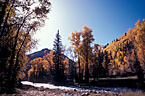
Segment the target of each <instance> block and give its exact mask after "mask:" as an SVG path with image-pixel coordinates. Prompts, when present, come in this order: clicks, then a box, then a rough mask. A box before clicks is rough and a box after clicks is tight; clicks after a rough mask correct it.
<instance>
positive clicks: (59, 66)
mask: <svg viewBox="0 0 145 96" xmlns="http://www.w3.org/2000/svg"><path fill="white" fill-rule="evenodd" d="M53 50H54V58H53V61H54V64H55V69H54V81H55V82H56V83H59V82H63V81H64V80H65V75H64V64H63V54H62V53H63V46H62V42H61V36H60V34H59V30H58V33H57V34H56V39H55V41H54V47H53Z"/></svg>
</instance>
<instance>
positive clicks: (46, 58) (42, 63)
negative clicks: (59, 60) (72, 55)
mask: <svg viewBox="0 0 145 96" xmlns="http://www.w3.org/2000/svg"><path fill="white" fill-rule="evenodd" d="M28 58H29V61H28V62H27V64H26V70H25V78H24V80H29V81H33V82H50V81H52V80H53V74H54V73H53V70H54V67H55V66H54V61H53V58H54V51H53V50H49V49H47V48H45V49H42V50H41V51H37V52H34V53H32V54H29V55H28ZM63 64H64V65H65V75H66V76H67V77H68V76H69V74H68V73H69V72H70V69H69V66H72V67H73V65H74V64H75V62H74V61H72V60H71V59H69V58H68V57H66V56H65V55H63ZM72 70H75V69H72Z"/></svg>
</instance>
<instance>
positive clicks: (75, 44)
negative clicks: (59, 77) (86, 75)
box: [68, 31, 82, 82]
mask: <svg viewBox="0 0 145 96" xmlns="http://www.w3.org/2000/svg"><path fill="white" fill-rule="evenodd" d="M80 38H81V32H77V31H74V32H72V33H71V36H70V37H69V38H68V39H69V40H70V42H71V44H72V50H73V52H74V58H77V66H76V67H77V70H76V71H77V73H78V79H77V81H78V82H81V81H82V75H81V74H82V73H81V65H80V50H79V48H80V43H81V40H80Z"/></svg>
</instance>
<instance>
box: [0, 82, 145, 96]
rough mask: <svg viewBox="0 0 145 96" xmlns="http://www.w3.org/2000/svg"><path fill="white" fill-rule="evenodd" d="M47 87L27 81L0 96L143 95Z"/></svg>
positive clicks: (122, 90) (118, 90)
mask: <svg viewBox="0 0 145 96" xmlns="http://www.w3.org/2000/svg"><path fill="white" fill-rule="evenodd" d="M27 82H28V81H27ZM32 84H34V85H35V87H34V86H33V85H32ZM40 85H41V86H40ZM44 85H45V86H44ZM47 87H48V84H41V83H32V82H29V85H28V84H27V85H26V84H23V85H22V88H17V89H16V93H15V94H11V95H8V94H1V95H0V96H145V93H144V92H142V91H141V90H138V89H128V88H105V87H104V88H103V87H91V88H74V87H67V86H66V88H65V86H53V88H51V87H52V85H51V87H50V88H47Z"/></svg>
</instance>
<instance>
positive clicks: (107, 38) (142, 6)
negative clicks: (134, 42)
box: [32, 0, 145, 52]
mask: <svg viewBox="0 0 145 96" xmlns="http://www.w3.org/2000/svg"><path fill="white" fill-rule="evenodd" d="M50 2H51V3H52V7H51V11H50V13H49V14H48V18H49V19H47V20H46V21H45V22H46V24H45V26H44V27H42V28H40V30H39V31H37V32H36V34H35V36H34V37H35V38H36V39H38V40H39V42H38V45H37V49H33V50H32V52H34V51H38V50H41V49H43V48H49V49H52V48H53V41H54V38H55V35H56V33H57V30H58V29H59V30H60V35H61V37H62V43H63V45H66V46H67V47H69V46H70V43H69V41H68V37H69V36H70V35H71V32H73V31H75V30H76V31H80V30H82V29H83V26H84V25H87V26H88V27H90V28H91V29H93V35H94V38H95V41H94V44H96V43H97V44H101V45H105V44H107V43H111V42H112V41H113V40H114V39H116V38H118V37H120V36H122V35H123V34H124V33H125V32H127V31H128V29H132V28H133V27H135V23H136V21H137V20H138V19H141V20H142V19H145V0H50Z"/></svg>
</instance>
